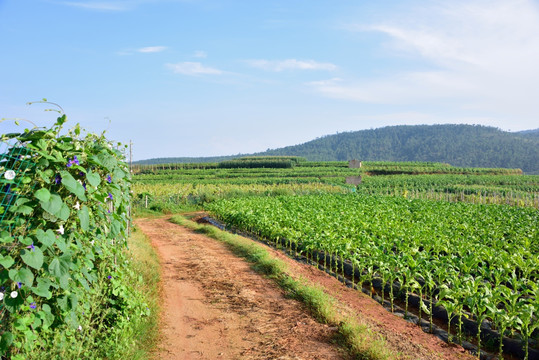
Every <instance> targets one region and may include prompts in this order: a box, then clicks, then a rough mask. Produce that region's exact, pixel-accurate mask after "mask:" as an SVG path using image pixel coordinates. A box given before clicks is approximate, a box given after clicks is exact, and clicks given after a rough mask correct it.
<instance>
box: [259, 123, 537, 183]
mask: <svg viewBox="0 0 539 360" xmlns="http://www.w3.org/2000/svg"><path fill="white" fill-rule="evenodd" d="M535 134H537V133H535ZM256 155H270V156H279V155H296V156H304V157H306V158H307V159H308V160H309V161H335V160H337V161H346V160H351V159H359V160H363V161H379V160H384V161H437V162H444V163H449V164H452V165H455V166H459V167H464V166H466V167H470V166H471V167H504V168H519V169H522V170H523V171H524V172H525V173H529V174H539V162H538V161H537V159H538V158H539V136H536V135H535V136H528V135H526V134H519V133H509V132H504V131H502V130H499V129H496V128H493V127H486V126H478V125H416V126H408V125H401V126H388V127H383V128H379V129H372V130H361V131H354V132H344V133H339V134H336V135H328V136H323V137H321V138H318V139H315V140H312V141H309V142H306V143H304V144H300V145H294V146H287V147H284V148H281V149H275V150H269V151H266V152H264V153H260V154H256Z"/></svg>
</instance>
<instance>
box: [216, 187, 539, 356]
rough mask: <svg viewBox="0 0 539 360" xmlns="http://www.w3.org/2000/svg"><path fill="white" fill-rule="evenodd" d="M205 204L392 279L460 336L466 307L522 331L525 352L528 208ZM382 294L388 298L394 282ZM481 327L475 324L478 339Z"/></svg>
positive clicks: (534, 216)
mask: <svg viewBox="0 0 539 360" xmlns="http://www.w3.org/2000/svg"><path fill="white" fill-rule="evenodd" d="M206 208H207V210H208V211H210V212H211V213H212V214H213V215H214V216H216V217H217V218H219V219H220V220H222V221H224V222H225V223H227V224H229V225H231V226H234V227H237V228H239V229H242V230H245V231H249V232H252V233H256V234H258V235H259V236H261V237H264V238H267V239H270V240H272V241H279V240H281V239H286V241H288V242H289V243H291V244H301V249H302V250H301V251H304V252H307V253H311V252H313V251H324V252H326V253H328V254H333V255H335V256H337V257H339V258H341V259H343V260H346V261H350V262H351V263H352V264H353V266H354V267H356V268H357V269H359V270H360V271H361V273H362V274H363V277H362V279H361V281H362V282H367V283H369V282H370V283H372V282H373V281H374V280H375V279H377V280H379V281H381V282H382V283H383V284H392V283H394V282H398V283H400V284H401V288H402V289H403V290H404V293H405V294H406V299H408V294H410V293H415V294H417V295H419V296H420V299H421V302H422V304H421V306H420V309H421V311H423V312H425V313H427V314H432V305H433V304H436V305H443V306H444V307H445V309H446V310H447V312H448V314H449V323H450V324H451V323H452V322H453V323H454V320H455V319H456V325H457V328H458V331H457V335H458V339H459V340H462V331H461V325H462V319H463V317H465V316H468V317H472V318H474V319H475V320H476V321H477V323H478V324H481V323H482V322H483V321H484V320H488V321H490V322H491V323H492V324H493V326H495V328H496V329H497V330H498V332H499V333H501V334H504V335H508V334H515V333H518V334H520V336H521V337H522V340H523V344H524V348H525V349H526V355H525V356H526V357H527V351H528V340H529V339H530V337H533V336H535V337H537V336H538V334H537V331H536V329H537V327H538V326H539V321H538V314H539V230H538V228H537V224H539V211H537V210H535V209H530V208H516V207H510V206H499V205H475V204H468V203H447V202H442V201H426V200H409V199H405V198H401V197H388V196H373V195H370V196H369V195H363V194H348V195H318V196H303V197H290V196H283V197H273V198H267V197H266V198H238V199H231V200H221V201H217V202H214V203H210V204H208V205H207V206H206ZM292 247H294V248H295V247H296V246H295V245H294V246H292ZM391 289H393V288H392V287H391ZM384 295H385V294H384V292H382V296H384ZM389 296H390V299H391V302H392V303H393V297H394V296H393V293H392V290H391V293H390V294H389ZM427 303H428V304H429V305H428V306H427V305H426V304H427ZM466 314H469V315H466ZM431 321H432V319H431ZM480 335H481V327H479V328H478V332H477V340H478V342H479V344H481V336H480ZM499 344H500V351H501V346H502V342H501V341H500V342H499Z"/></svg>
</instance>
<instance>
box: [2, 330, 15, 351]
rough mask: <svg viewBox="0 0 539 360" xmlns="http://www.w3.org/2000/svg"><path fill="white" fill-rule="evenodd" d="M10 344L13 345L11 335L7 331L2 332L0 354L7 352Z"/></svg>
mask: <svg viewBox="0 0 539 360" xmlns="http://www.w3.org/2000/svg"><path fill="white" fill-rule="evenodd" d="M11 343H13V334H12V333H10V332H9V331H6V332H4V333H3V334H2V338H1V339H0V354H5V353H6V351H7V350H9V347H10V346H11Z"/></svg>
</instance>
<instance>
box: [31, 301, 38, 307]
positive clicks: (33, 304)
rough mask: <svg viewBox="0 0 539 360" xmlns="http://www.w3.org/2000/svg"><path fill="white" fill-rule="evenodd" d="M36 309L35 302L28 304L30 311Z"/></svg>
mask: <svg viewBox="0 0 539 360" xmlns="http://www.w3.org/2000/svg"><path fill="white" fill-rule="evenodd" d="M36 307H37V305H36V302H35V301H34V302H33V303H30V309H35V308H36Z"/></svg>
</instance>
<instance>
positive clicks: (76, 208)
mask: <svg viewBox="0 0 539 360" xmlns="http://www.w3.org/2000/svg"><path fill="white" fill-rule="evenodd" d="M44 102H46V100H45V101H44ZM59 112H60V116H59V117H58V119H57V121H56V123H55V124H54V125H53V126H52V127H51V128H49V129H41V128H34V129H31V130H28V129H27V130H25V131H24V132H22V133H16V134H5V135H2V139H1V140H2V141H3V142H8V143H10V144H14V145H12V146H17V147H22V148H25V149H27V150H28V155H26V157H25V160H27V161H31V162H32V163H33V164H35V165H34V166H33V167H32V168H31V169H30V171H26V172H25V173H17V174H15V176H23V177H24V178H25V179H28V180H27V181H23V182H22V183H23V184H22V185H21V186H19V187H18V188H17V189H16V192H17V195H18V199H17V201H16V202H15V203H14V204H13V206H11V207H10V208H9V209H7V212H8V216H7V217H5V218H4V219H3V221H2V223H1V226H2V228H1V233H0V265H1V268H0V293H1V295H0V298H1V299H0V321H1V324H0V334H1V341H0V354H3V355H4V356H8V357H10V358H12V359H28V358H34V357H36V358H39V357H40V356H43V355H39V354H43V353H46V352H47V351H50V352H51V353H54V352H55V351H60V353H57V355H58V356H66V352H70V351H71V353H70V354H71V356H76V354H81V353H82V351H88V350H90V349H91V346H92V345H93V346H95V344H92V343H91V341H90V343H85V341H89V340H87V339H88V338H91V339H94V340H95V339H96V337H97V338H101V339H102V340H103V341H104V342H106V339H107V338H110V336H111V334H113V333H114V331H119V330H114V327H115V326H116V327H117V328H122V327H125V325H126V321H127V320H126V319H125V314H132V315H136V316H138V317H144V316H145V315H146V314H147V308H146V306H145V305H144V304H143V303H142V302H141V299H140V296H136V295H135V294H134V293H133V291H132V290H131V289H129V288H128V287H127V286H126V285H125V283H126V282H127V281H126V280H127V278H132V277H133V274H132V273H131V270H130V267H129V266H128V260H127V258H126V256H125V251H124V250H125V248H126V238H127V229H128V226H129V221H130V218H129V204H130V191H129V186H130V175H129V170H128V168H127V165H126V164H125V162H124V161H123V158H124V157H123V155H122V153H121V152H120V151H119V150H117V149H116V148H115V147H114V146H113V144H111V143H110V142H109V141H108V140H107V139H106V138H105V136H104V134H100V135H96V134H83V131H82V130H81V128H80V126H79V125H76V126H75V127H73V128H72V129H70V130H68V131H67V132H66V133H62V130H63V126H64V124H65V122H66V120H67V117H66V115H65V114H63V112H62V110H61V108H60V111H59ZM21 160H22V159H21ZM4 171H5V170H4ZM2 172H3V171H2ZM128 317H129V316H128ZM89 334H94V336H93V337H89ZM104 342H103V343H102V344H104ZM75 343H76V344H79V346H72V344H75ZM58 344H61V345H62V346H65V348H63V349H62V350H58V346H59V345H58ZM80 344H85V345H87V346H88V348H82V347H81V346H80ZM54 349H57V350H54ZM106 349H107V347H103V349H100V350H99V351H97V352H96V353H97V354H99V353H100V354H101V356H102V357H107V354H106V353H104V354H103V352H106ZM62 354H63V355H62Z"/></svg>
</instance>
